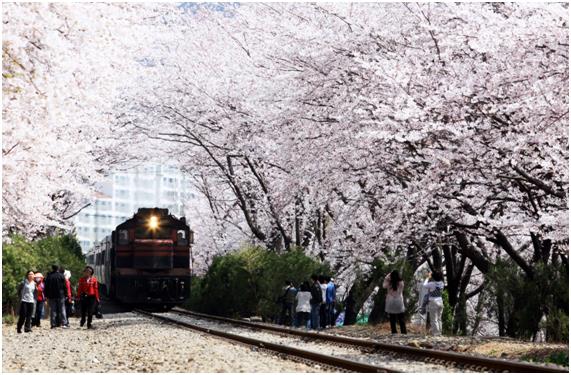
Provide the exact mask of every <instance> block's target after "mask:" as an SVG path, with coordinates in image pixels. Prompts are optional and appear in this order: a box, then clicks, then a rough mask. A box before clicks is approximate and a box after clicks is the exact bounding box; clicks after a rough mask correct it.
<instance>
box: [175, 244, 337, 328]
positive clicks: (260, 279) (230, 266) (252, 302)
mask: <svg viewBox="0 0 571 375" xmlns="http://www.w3.org/2000/svg"><path fill="white" fill-rule="evenodd" d="M328 272H329V269H328V267H327V266H326V265H323V264H320V263H319V262H317V261H316V260H314V259H313V258H310V257H308V256H306V255H305V254H304V253H303V251H301V250H299V249H293V250H290V251H288V252H286V253H284V254H276V253H274V252H271V251H268V250H266V249H263V248H260V247H251V248H246V249H242V250H240V251H237V252H234V253H231V254H227V255H224V256H218V257H215V258H214V260H213V262H212V265H211V266H210V268H209V269H208V271H207V273H206V274H205V275H204V276H202V277H195V278H194V280H193V281H192V284H191V297H190V298H189V300H188V302H187V303H186V306H187V307H189V308H191V309H194V310H197V311H202V312H206V313H210V314H217V315H225V316H251V315H259V316H262V317H264V319H267V320H273V319H275V318H276V317H277V316H278V315H279V313H280V308H281V306H280V305H279V304H278V303H277V299H278V298H279V297H280V296H281V295H282V293H283V287H284V282H285V281H286V280H290V281H292V282H293V283H294V285H295V286H296V287H298V286H299V285H300V284H301V282H303V281H306V280H308V279H309V277H310V276H311V274H312V273H316V274H326V273H328Z"/></svg>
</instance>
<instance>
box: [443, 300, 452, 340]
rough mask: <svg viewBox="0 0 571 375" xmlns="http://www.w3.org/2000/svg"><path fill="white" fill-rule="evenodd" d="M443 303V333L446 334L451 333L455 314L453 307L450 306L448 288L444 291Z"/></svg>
mask: <svg viewBox="0 0 571 375" xmlns="http://www.w3.org/2000/svg"><path fill="white" fill-rule="evenodd" d="M442 305H443V308H442V333H443V334H445V335H451V334H452V324H453V322H454V314H453V313H452V307H450V302H449V300H448V291H447V290H445V291H443V292H442Z"/></svg>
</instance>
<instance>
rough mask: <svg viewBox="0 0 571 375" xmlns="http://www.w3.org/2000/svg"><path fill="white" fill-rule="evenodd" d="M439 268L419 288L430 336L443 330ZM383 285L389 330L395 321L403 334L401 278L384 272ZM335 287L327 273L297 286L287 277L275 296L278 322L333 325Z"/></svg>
mask: <svg viewBox="0 0 571 375" xmlns="http://www.w3.org/2000/svg"><path fill="white" fill-rule="evenodd" d="M442 280H443V276H442V273H441V272H434V273H428V275H427V276H426V279H425V280H424V282H423V283H422V285H421V286H420V288H419V296H420V298H419V306H418V307H419V312H420V314H421V315H422V316H423V317H425V319H426V322H427V327H429V332H430V334H431V335H433V336H439V335H441V334H442V310H443V302H442V292H443V290H444V282H443V281H442ZM382 286H383V288H384V289H387V293H386V297H385V312H386V313H387V315H388V317H389V321H390V326H391V333H392V334H397V333H398V331H397V322H398V325H399V328H400V333H401V334H406V333H407V329H406V320H405V313H406V308H405V304H404V297H403V291H404V287H405V285H404V281H403V279H402V277H401V275H400V273H399V272H398V271H397V270H394V271H392V272H391V273H389V274H388V275H386V276H385V278H384V280H383V285H382ZM336 291H337V288H336V286H335V283H334V282H333V280H332V279H331V277H328V276H317V275H312V276H311V280H310V281H305V282H303V283H301V285H300V286H299V288H296V287H295V286H294V284H293V283H292V282H291V281H286V283H285V286H284V290H283V294H282V295H281V297H280V298H279V299H278V300H279V302H280V303H281V304H282V310H281V314H280V319H279V323H280V324H283V325H288V326H295V327H305V328H307V329H309V328H311V329H317V330H320V329H323V328H328V327H333V326H335V318H336V316H337V314H336V310H335V302H336Z"/></svg>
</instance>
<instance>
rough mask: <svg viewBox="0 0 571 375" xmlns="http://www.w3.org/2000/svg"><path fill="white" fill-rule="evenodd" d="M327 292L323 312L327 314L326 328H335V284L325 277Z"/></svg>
mask: <svg viewBox="0 0 571 375" xmlns="http://www.w3.org/2000/svg"><path fill="white" fill-rule="evenodd" d="M326 281H327V290H326V296H325V303H326V308H325V312H326V314H327V322H326V326H331V327H335V300H336V298H337V289H336V288H335V283H334V282H333V279H332V278H331V277H327V280H326Z"/></svg>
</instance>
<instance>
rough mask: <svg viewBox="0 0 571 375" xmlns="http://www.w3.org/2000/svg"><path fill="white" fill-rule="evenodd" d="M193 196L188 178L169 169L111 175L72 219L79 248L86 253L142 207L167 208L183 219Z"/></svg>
mask: <svg viewBox="0 0 571 375" xmlns="http://www.w3.org/2000/svg"><path fill="white" fill-rule="evenodd" d="M195 194H196V193H195V192H194V190H192V186H191V184H190V182H189V180H188V178H187V177H185V176H184V175H183V174H182V173H181V172H180V171H179V170H178V169H177V168H175V167H172V166H162V165H147V166H143V167H137V168H133V169H131V170H128V171H121V172H117V173H114V174H112V175H111V176H110V177H109V180H108V182H106V183H104V184H103V185H102V186H101V188H100V192H99V193H98V194H97V195H96V197H95V201H94V202H93V203H92V204H91V206H89V207H87V208H85V209H83V210H82V211H81V213H79V214H78V215H77V217H76V219H75V228H76V233H77V238H78V240H79V243H80V244H81V248H82V250H83V252H87V251H88V250H89V249H90V248H91V247H92V246H93V243H94V242H97V241H99V240H101V239H103V238H104V237H105V236H107V235H109V234H111V232H112V231H113V229H114V228H115V227H116V226H117V225H119V224H120V223H122V222H123V221H125V220H126V219H128V218H130V217H132V216H133V215H134V214H135V213H136V212H137V210H138V209H139V208H141V207H159V208H168V210H169V212H170V213H171V214H173V215H175V216H177V217H181V216H186V213H185V212H184V203H185V202H186V203H188V201H189V200H194V199H196V198H197V197H196V195H195Z"/></svg>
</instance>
